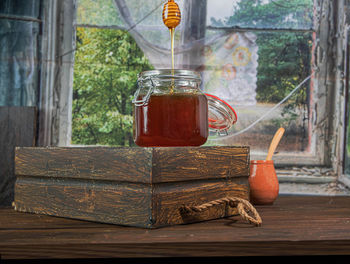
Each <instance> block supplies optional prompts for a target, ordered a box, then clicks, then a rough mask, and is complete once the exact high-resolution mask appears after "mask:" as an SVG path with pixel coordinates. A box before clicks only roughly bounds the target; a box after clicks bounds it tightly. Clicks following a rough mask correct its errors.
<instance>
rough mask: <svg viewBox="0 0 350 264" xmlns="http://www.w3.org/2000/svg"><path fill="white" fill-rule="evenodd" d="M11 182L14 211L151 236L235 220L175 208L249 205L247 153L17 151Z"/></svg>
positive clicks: (221, 209) (221, 213) (223, 209)
mask: <svg viewBox="0 0 350 264" xmlns="http://www.w3.org/2000/svg"><path fill="white" fill-rule="evenodd" d="M16 175H17V177H18V178H17V182H16V188H15V201H14V205H15V208H16V210H18V211H21V212H34V213H38V214H48V215H54V216H60V217H69V218H77V219H84V220H89V221H96V222H102V223H112V224H119V225H127V226H137V227H145V228H156V227H162V226H168V225H174V224H184V223H192V222H198V221H204V220H210V219H216V218H220V217H225V216H230V215H233V214H235V213H236V210H235V209H231V208H229V207H227V206H224V205H223V206H220V205H219V206H217V207H213V208H210V209H209V210H207V211H205V212H202V213H200V214H199V213H197V214H191V215H190V214H188V213H187V214H185V213H184V212H183V211H181V208H182V207H183V205H187V206H191V205H200V204H202V203H204V202H209V201H212V200H217V199H220V198H223V197H226V196H227V195H229V196H234V197H235V196H238V197H240V198H245V199H247V200H249V184H248V176H249V148H248V147H193V148H192V147H191V148H138V147H137V148H101V147H91V148H86V147H82V148H57V147H56V148H17V149H16Z"/></svg>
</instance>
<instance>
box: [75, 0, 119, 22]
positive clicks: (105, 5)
mask: <svg viewBox="0 0 350 264" xmlns="http://www.w3.org/2000/svg"><path fill="white" fill-rule="evenodd" d="M113 2H114V0H77V6H78V8H77V23H78V24H91V25H102V26H109V25H122V24H123V23H122V21H121V20H120V17H119V14H118V12H117V10H116V8H115V5H114V3H113Z"/></svg>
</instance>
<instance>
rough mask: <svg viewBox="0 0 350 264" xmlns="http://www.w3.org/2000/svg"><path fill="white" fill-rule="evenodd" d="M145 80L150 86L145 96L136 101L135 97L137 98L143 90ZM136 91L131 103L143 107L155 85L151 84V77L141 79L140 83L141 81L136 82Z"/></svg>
mask: <svg viewBox="0 0 350 264" xmlns="http://www.w3.org/2000/svg"><path fill="white" fill-rule="evenodd" d="M147 80H151V84H152V85H151V86H149V87H148V90H147V93H146V95H145V96H144V97H143V98H142V99H140V100H137V97H138V96H139V94H140V91H141V90H142V88H143V81H147ZM137 86H138V88H137V90H136V92H135V94H134V99H133V100H132V103H133V104H135V106H143V105H146V104H147V103H148V100H149V98H150V97H151V94H152V93H153V91H154V88H155V85H154V83H153V80H152V78H151V77H146V78H145V79H143V80H142V81H141V80H138V81H137Z"/></svg>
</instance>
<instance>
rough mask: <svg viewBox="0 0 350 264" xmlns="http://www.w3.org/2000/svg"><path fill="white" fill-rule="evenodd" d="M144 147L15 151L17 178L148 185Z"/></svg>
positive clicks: (148, 151)
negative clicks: (69, 179) (33, 177)
mask: <svg viewBox="0 0 350 264" xmlns="http://www.w3.org/2000/svg"><path fill="white" fill-rule="evenodd" d="M151 170H152V150H151V149H147V148H108V147H81V148H80V147H62V148H60V147H49V148H17V149H16V175H18V176H21V175H28V176H39V177H62V178H72V179H95V180H110V181H126V182H141V183H150V179H151V177H150V175H151Z"/></svg>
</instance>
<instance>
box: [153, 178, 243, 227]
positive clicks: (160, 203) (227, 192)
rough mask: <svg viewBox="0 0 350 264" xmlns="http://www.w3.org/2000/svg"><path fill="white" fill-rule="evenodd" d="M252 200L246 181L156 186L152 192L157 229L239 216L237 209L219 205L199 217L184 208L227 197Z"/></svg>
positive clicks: (178, 183) (233, 179)
mask: <svg viewBox="0 0 350 264" xmlns="http://www.w3.org/2000/svg"><path fill="white" fill-rule="evenodd" d="M228 196H230V197H239V198H243V199H246V200H249V187H248V183H247V179H246V178H244V177H242V178H232V179H228V180H225V179H219V180H210V181H208V180H206V181H192V182H174V183H166V184H156V185H154V188H153V206H152V207H153V218H154V222H155V223H154V226H156V227H159V226H168V225H174V224H186V223H193V222H200V221H206V220H212V219H217V218H222V217H227V216H231V215H235V214H237V209H236V208H231V207H229V206H227V205H218V206H214V207H211V208H209V209H208V210H206V211H203V212H200V213H188V212H185V211H183V210H181V209H182V208H183V206H184V205H186V206H196V205H201V204H203V203H206V202H210V201H213V200H216V199H220V198H224V197H228Z"/></svg>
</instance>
